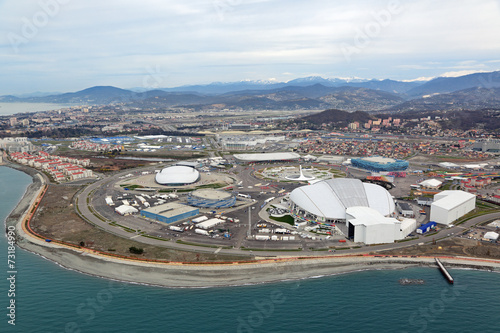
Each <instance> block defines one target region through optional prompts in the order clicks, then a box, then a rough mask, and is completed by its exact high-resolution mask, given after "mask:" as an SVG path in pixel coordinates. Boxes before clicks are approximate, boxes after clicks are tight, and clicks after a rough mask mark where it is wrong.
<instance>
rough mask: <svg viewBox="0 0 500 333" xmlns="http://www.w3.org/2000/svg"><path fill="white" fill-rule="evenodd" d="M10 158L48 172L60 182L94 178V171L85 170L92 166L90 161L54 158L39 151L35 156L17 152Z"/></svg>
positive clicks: (61, 157)
mask: <svg viewBox="0 0 500 333" xmlns="http://www.w3.org/2000/svg"><path fill="white" fill-rule="evenodd" d="M10 158H11V159H12V160H14V161H16V162H17V163H20V164H24V165H28V166H30V167H32V168H36V169H40V170H43V171H45V172H47V173H48V174H50V176H51V177H53V178H54V180H55V181H58V182H62V181H66V180H70V181H72V180H77V179H81V178H89V177H92V176H93V172H92V170H89V169H85V167H88V166H90V160H89V159H76V158H70V157H64V156H54V155H50V154H49V153H46V152H44V151H38V152H36V153H35V154H33V155H32V154H29V153H27V152H23V153H20V152H15V153H11V154H10Z"/></svg>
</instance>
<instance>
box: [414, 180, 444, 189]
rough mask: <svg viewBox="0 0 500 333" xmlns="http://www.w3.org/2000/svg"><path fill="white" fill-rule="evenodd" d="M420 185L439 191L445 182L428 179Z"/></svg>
mask: <svg viewBox="0 0 500 333" xmlns="http://www.w3.org/2000/svg"><path fill="white" fill-rule="evenodd" d="M418 184H419V185H420V186H422V187H425V188H433V189H437V188H439V187H440V186H441V184H443V182H442V181H440V180H437V179H426V180H424V181H423V182H420V183H418Z"/></svg>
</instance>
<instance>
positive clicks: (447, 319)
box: [0, 167, 500, 333]
mask: <svg viewBox="0 0 500 333" xmlns="http://www.w3.org/2000/svg"><path fill="white" fill-rule="evenodd" d="M30 182H31V178H30V177H29V176H27V175H26V174H24V173H22V172H19V171H16V170H13V169H10V168H7V167H0V219H1V220H2V221H3V220H4V219H5V217H6V216H7V215H8V214H9V212H10V211H11V210H12V209H13V208H14V206H15V205H16V204H17V202H18V201H19V199H20V198H21V196H22V195H23V193H24V191H25V189H26V187H27V186H28V185H29V184H30ZM16 268H17V274H16V286H15V289H16V295H15V300H16V321H15V324H16V325H15V326H12V325H10V324H8V320H9V318H8V317H7V313H8V311H9V310H8V309H7V306H9V303H8V302H9V300H10V298H9V296H8V289H9V283H7V277H8V274H7V271H8V267H7V241H6V239H5V237H3V236H2V237H1V238H0V271H1V272H2V275H3V278H2V279H0V332H23V333H31V332H245V333H247V332H250V333H252V332H255V333H256V332H283V333H285V332H287V333H288V332H328V333H332V332H373V333H378V332H380V333H385V332H499V331H500V329H499V328H498V327H499V324H498V320H499V319H500V274H497V273H490V272H482V271H474V270H457V269H452V270H450V272H451V273H452V275H453V277H454V278H455V285H449V284H448V283H447V282H446V281H445V280H444V279H443V277H442V275H441V273H440V272H439V271H438V269H437V268H435V269H434V268H411V269H405V270H380V271H361V272H354V273H348V274H343V275H337V276H327V277H316V278H312V279H304V280H298V281H283V282H278V283H271V284H261V285H247V286H240V287H228V288H205V289H168V288H158V287H151V286H144V285H134V284H126V283H121V282H116V281H110V280H106V279H101V278H96V277H92V276H88V275H84V274H81V273H78V272H75V271H71V270H67V269H64V268H62V267H59V266H58V265H56V264H55V263H53V262H51V261H48V260H45V259H44V258H42V257H40V256H37V255H35V254H32V253H29V252H26V251H24V250H22V249H19V248H17V249H16ZM404 277H406V278H418V279H424V280H425V284H424V285H406V286H404V285H400V284H399V283H398V280H399V279H400V278H404ZM1 312H3V313H1Z"/></svg>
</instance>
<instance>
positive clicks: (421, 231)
mask: <svg viewBox="0 0 500 333" xmlns="http://www.w3.org/2000/svg"><path fill="white" fill-rule="evenodd" d="M435 228H436V222H434V221H431V222H428V223H426V224H422V225H421V226H420V227H418V228H417V234H425V233H426V232H428V231H429V230H431V229H435Z"/></svg>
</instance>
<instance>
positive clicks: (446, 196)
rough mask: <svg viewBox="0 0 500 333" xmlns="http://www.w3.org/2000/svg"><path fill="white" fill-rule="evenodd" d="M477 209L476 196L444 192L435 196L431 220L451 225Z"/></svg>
mask: <svg viewBox="0 0 500 333" xmlns="http://www.w3.org/2000/svg"><path fill="white" fill-rule="evenodd" d="M474 208H476V196H475V195H474V194H471V193H467V192H464V191H443V192H440V193H438V194H436V195H435V196H434V202H433V203H432V204H431V216H430V220H431V221H435V222H436V223H439V224H445V225H449V224H451V223H452V222H453V221H456V220H458V219H459V218H460V217H462V216H464V215H465V214H467V213H468V212H470V211H472V210H473V209H474Z"/></svg>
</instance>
